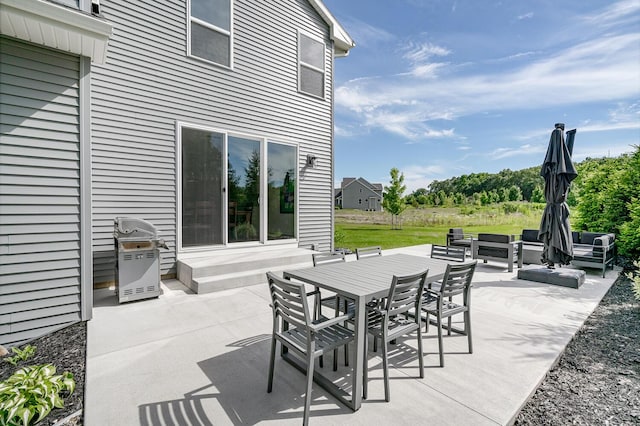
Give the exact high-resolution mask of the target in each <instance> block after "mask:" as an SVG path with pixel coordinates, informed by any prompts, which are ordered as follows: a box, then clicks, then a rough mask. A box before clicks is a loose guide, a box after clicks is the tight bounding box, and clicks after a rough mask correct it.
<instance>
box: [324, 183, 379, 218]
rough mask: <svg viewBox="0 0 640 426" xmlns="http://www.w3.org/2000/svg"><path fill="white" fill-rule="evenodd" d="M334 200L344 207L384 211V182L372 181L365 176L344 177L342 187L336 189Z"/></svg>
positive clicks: (338, 205) (336, 203)
mask: <svg viewBox="0 0 640 426" xmlns="http://www.w3.org/2000/svg"><path fill="white" fill-rule="evenodd" d="M334 200H335V201H334V202H335V205H336V206H337V207H340V208H343V209H358V210H365V211H374V212H379V211H382V184H380V183H370V182H368V181H367V180H365V179H363V178H357V179H356V178H344V179H342V184H341V185H340V188H337V189H335V190H334Z"/></svg>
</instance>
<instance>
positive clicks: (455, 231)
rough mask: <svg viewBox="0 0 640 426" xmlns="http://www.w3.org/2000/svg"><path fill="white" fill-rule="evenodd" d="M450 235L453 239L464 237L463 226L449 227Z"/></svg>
mask: <svg viewBox="0 0 640 426" xmlns="http://www.w3.org/2000/svg"><path fill="white" fill-rule="evenodd" d="M448 235H449V236H450V237H451V239H452V240H461V239H463V238H464V232H462V228H449V234H448Z"/></svg>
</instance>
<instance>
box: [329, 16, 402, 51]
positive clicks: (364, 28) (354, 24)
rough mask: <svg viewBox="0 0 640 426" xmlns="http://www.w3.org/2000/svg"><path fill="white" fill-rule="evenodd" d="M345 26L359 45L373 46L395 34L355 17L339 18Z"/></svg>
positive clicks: (389, 39)
mask: <svg viewBox="0 0 640 426" xmlns="http://www.w3.org/2000/svg"><path fill="white" fill-rule="evenodd" d="M341 22H342V24H343V25H344V27H345V28H348V29H349V35H350V36H351V37H352V38H353V40H354V41H355V42H356V45H357V46H359V47H367V46H370V47H371V46H373V47H375V46H376V45H378V44H380V43H384V42H389V41H392V40H394V39H395V36H394V35H393V34H391V33H390V32H388V31H386V30H383V29H382V28H378V27H374V26H373V25H370V24H367V23H366V22H362V21H360V20H359V19H355V18H344V19H341Z"/></svg>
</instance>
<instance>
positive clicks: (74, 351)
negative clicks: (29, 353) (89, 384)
mask: <svg viewBox="0 0 640 426" xmlns="http://www.w3.org/2000/svg"><path fill="white" fill-rule="evenodd" d="M28 344H30V345H31V346H35V347H36V353H35V355H34V356H33V357H32V358H29V359H28V360H26V361H21V362H19V363H18V364H17V366H15V367H14V366H13V365H11V364H9V363H8V362H4V360H2V362H0V381H2V380H6V379H8V378H9V377H10V376H11V375H12V374H13V373H15V371H16V370H17V369H18V368H20V367H26V366H28V365H39V364H47V363H51V364H53V365H54V366H55V367H56V374H62V373H63V372H65V371H69V372H70V373H71V374H73V379H74V380H75V382H76V389H75V390H74V391H73V393H72V394H71V395H68V396H66V397H65V398H64V408H63V409H59V408H56V409H54V410H52V411H51V413H49V415H48V416H47V417H46V418H45V419H44V420H43V421H42V422H40V423H38V425H43V426H50V425H54V424H56V423H57V422H58V421H60V420H62V419H65V418H67V417H69V416H71V415H72V414H74V413H76V412H77V411H79V410H82V407H83V405H84V383H85V361H86V359H87V323H86V322H79V323H76V324H73V325H70V326H68V327H65V328H63V329H61V330H58V331H56V332H55V333H51V334H48V335H46V336H44V337H40V338H38V339H35V340H32V341H31V342H29V343H28ZM25 346H26V344H25V345H22V346H21V347H20V348H21V349H22V348H24V347H25ZM10 355H12V353H11V351H9V355H8V356H10ZM65 424H66V425H69V426H71V425H81V424H82V413H80V414H79V415H78V416H75V417H72V418H70V419H69V421H68V422H66V423H65Z"/></svg>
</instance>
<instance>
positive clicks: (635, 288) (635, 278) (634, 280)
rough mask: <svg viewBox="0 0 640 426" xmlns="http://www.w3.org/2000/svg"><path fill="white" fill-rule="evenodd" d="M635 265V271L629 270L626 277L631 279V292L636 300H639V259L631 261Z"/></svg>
mask: <svg viewBox="0 0 640 426" xmlns="http://www.w3.org/2000/svg"><path fill="white" fill-rule="evenodd" d="M633 265H634V266H635V267H636V269H635V271H632V272H629V273H628V274H627V277H628V278H629V279H630V280H631V282H632V284H631V285H632V286H633V293H634V294H635V296H636V299H637V300H640V260H636V261H635V262H633Z"/></svg>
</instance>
